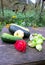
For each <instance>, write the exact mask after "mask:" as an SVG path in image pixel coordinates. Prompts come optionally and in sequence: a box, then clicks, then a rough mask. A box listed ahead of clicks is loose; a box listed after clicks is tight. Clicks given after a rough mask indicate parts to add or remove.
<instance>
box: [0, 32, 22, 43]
mask: <svg viewBox="0 0 45 65" xmlns="http://www.w3.org/2000/svg"><path fill="white" fill-rule="evenodd" d="M1 39H2V40H3V41H4V42H7V43H14V42H15V41H16V40H21V39H22V38H20V37H17V36H13V35H11V34H8V33H3V34H2V36H1Z"/></svg>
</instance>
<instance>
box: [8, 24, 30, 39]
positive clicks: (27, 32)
mask: <svg viewBox="0 0 45 65" xmlns="http://www.w3.org/2000/svg"><path fill="white" fill-rule="evenodd" d="M17 30H22V31H23V32H24V38H28V37H29V36H30V32H29V29H28V28H24V27H22V26H19V25H16V24H11V25H10V26H9V31H10V32H11V33H12V34H14V32H15V31H17Z"/></svg>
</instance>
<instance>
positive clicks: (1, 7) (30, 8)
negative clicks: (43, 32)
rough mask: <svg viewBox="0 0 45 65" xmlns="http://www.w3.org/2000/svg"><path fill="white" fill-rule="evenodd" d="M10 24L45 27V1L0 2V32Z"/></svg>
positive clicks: (8, 0) (3, 0) (0, 0)
mask: <svg viewBox="0 0 45 65" xmlns="http://www.w3.org/2000/svg"><path fill="white" fill-rule="evenodd" d="M10 23H15V24H18V25H20V26H25V27H28V26H33V27H44V26H45V0H0V30H1V29H2V28H3V26H5V25H7V24H10Z"/></svg>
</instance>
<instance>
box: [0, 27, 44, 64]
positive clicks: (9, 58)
mask: <svg viewBox="0 0 45 65" xmlns="http://www.w3.org/2000/svg"><path fill="white" fill-rule="evenodd" d="M29 30H30V33H34V32H37V33H41V34H42V35H43V36H45V27H43V28H37V29H34V28H32V27H29ZM4 32H6V33H9V30H8V29H7V28H5V27H4V28H3V29H2V32H1V33H4ZM0 65H45V41H44V44H43V50H42V51H41V52H39V51H37V50H36V49H35V48H30V47H28V46H27V49H26V52H25V53H22V52H18V51H17V50H16V49H15V48H14V46H13V44H6V43H4V42H2V40H1V39H0Z"/></svg>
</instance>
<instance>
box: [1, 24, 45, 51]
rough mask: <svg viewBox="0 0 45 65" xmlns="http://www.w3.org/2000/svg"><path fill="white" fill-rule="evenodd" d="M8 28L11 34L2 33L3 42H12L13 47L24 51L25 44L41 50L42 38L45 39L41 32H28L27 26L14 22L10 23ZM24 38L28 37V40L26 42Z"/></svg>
mask: <svg viewBox="0 0 45 65" xmlns="http://www.w3.org/2000/svg"><path fill="white" fill-rule="evenodd" d="M8 29H9V32H10V33H11V34H8V33H3V34H2V36H1V39H2V41H3V42H6V43H13V45H14V48H15V49H16V50H18V51H20V52H25V51H26V47H27V45H28V46H29V47H30V48H36V49H37V50H38V51H41V50H42V45H43V40H45V37H43V36H42V35H41V34H38V33H32V34H30V31H29V29H28V28H24V27H21V26H19V25H16V24H10V26H9V28H8ZM25 38H28V39H29V41H28V42H27V40H25Z"/></svg>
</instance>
